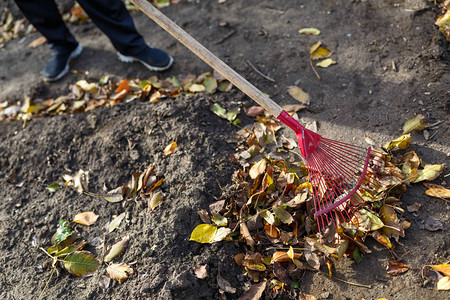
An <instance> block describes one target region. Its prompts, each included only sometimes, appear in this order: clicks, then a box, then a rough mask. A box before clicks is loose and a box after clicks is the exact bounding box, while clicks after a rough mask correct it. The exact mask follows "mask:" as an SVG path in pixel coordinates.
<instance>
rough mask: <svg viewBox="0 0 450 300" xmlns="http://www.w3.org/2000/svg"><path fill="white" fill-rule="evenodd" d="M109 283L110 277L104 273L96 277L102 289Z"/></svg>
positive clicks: (107, 286) (105, 288)
mask: <svg viewBox="0 0 450 300" xmlns="http://www.w3.org/2000/svg"><path fill="white" fill-rule="evenodd" d="M110 284H111V278H109V277H108V276H106V275H102V276H101V277H100V278H99V279H98V285H99V286H100V287H101V288H102V289H103V290H107V289H108V288H109V285H110Z"/></svg>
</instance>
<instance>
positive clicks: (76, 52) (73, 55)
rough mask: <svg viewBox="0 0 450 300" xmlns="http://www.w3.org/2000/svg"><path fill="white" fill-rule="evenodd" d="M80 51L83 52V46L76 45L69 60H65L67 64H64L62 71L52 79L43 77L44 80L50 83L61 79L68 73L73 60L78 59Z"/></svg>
mask: <svg viewBox="0 0 450 300" xmlns="http://www.w3.org/2000/svg"><path fill="white" fill-rule="evenodd" d="M82 51H83V46H81V44H78V46H77V47H76V48H75V50H73V51H72V53H70V56H69V59H68V60H67V64H66V66H65V68H64V70H62V72H61V73H59V74H58V75H57V76H56V77H52V78H48V77H44V80H45V81H49V82H52V81H57V80H59V79H61V78H63V77H64V76H65V75H66V74H67V73H69V70H70V62H71V61H72V60H73V59H74V58H76V57H78V56H79V55H80V54H81V52H82Z"/></svg>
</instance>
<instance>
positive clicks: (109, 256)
mask: <svg viewBox="0 0 450 300" xmlns="http://www.w3.org/2000/svg"><path fill="white" fill-rule="evenodd" d="M129 240H130V237H129V236H128V235H127V236H125V237H124V238H122V240H120V241H119V242H117V243H115V244H114V245H112V246H111V248H109V249H108V250H107V251H106V253H105V256H104V257H103V261H104V262H110V261H112V260H114V259H115V258H116V257H118V256H119V255H121V254H122V253H123V252H124V251H125V249H126V248H127V246H128V241H129Z"/></svg>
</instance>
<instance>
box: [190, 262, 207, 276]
mask: <svg viewBox="0 0 450 300" xmlns="http://www.w3.org/2000/svg"><path fill="white" fill-rule="evenodd" d="M193 271H194V274H195V276H196V277H197V278H198V279H206V278H208V270H207V265H200V266H197V267H194V268H193Z"/></svg>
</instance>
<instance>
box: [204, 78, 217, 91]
mask: <svg viewBox="0 0 450 300" xmlns="http://www.w3.org/2000/svg"><path fill="white" fill-rule="evenodd" d="M203 84H204V85H205V90H206V92H207V93H209V94H214V93H215V92H216V90H217V80H216V79H215V78H214V77H213V76H206V77H205V80H203Z"/></svg>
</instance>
